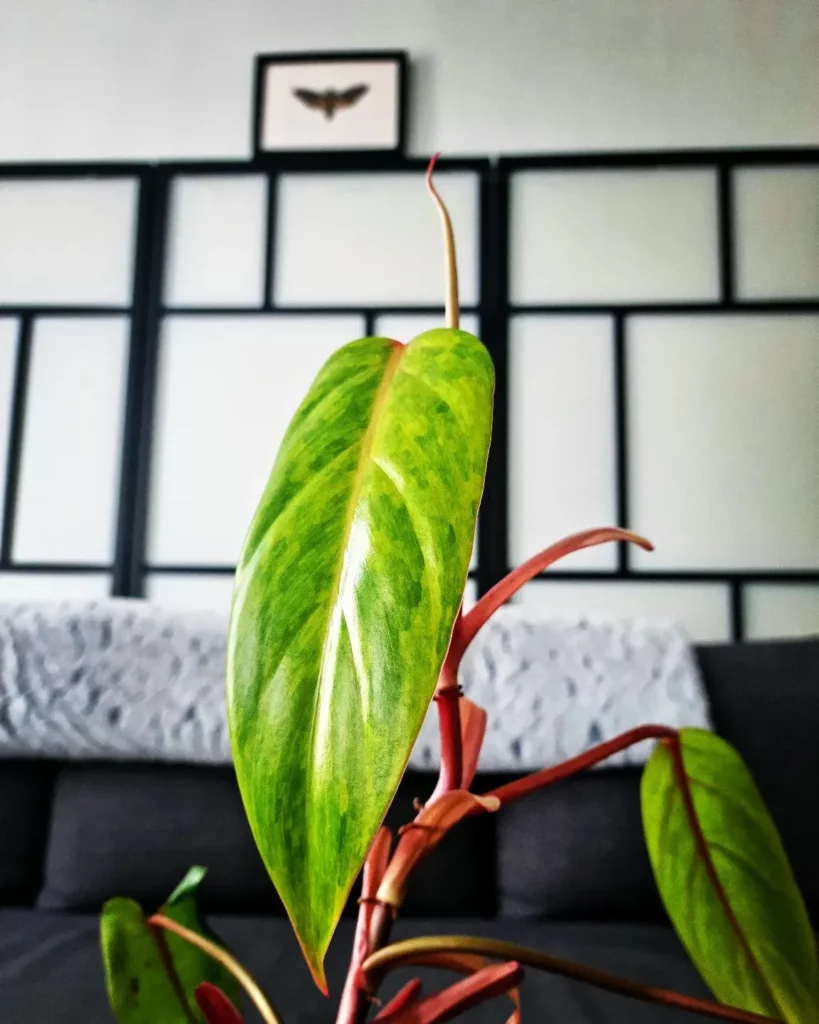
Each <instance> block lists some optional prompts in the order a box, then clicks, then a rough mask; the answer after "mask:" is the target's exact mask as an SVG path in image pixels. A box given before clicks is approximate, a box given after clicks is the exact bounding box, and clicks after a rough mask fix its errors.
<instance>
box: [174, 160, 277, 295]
mask: <svg viewBox="0 0 819 1024" xmlns="http://www.w3.org/2000/svg"><path fill="white" fill-rule="evenodd" d="M266 218H267V179H266V178H264V177H262V176H261V175H252V176H251V175H238V176H231V177H227V176H225V175H215V176H208V177H195V178H177V179H176V181H174V183H173V191H172V200H171V216H170V224H169V237H168V242H169V253H168V272H167V279H166V287H165V302H166V303H167V304H169V305H174V306H186V305H187V306H260V305H261V304H262V300H263V297H264V262H265V260H264V248H265V235H266V230H267V228H266Z"/></svg>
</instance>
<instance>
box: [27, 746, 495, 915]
mask: <svg viewBox="0 0 819 1024" xmlns="http://www.w3.org/2000/svg"><path fill="white" fill-rule="evenodd" d="M433 785H434V777H433V776H430V775H427V774H426V773H414V772H409V773H408V774H407V776H406V777H405V779H404V780H403V782H402V784H401V787H400V789H399V792H398V794H397V796H396V799H395V802H394V804H393V806H392V807H391V808H390V811H389V814H388V816H387V823H388V824H390V825H393V826H394V827H398V826H400V825H403V824H405V823H406V822H408V821H411V820H412V818H413V817H414V815H415V811H414V810H413V806H412V801H413V798H414V797H416V796H417V797H420V798H424V797H425V796H427V795H428V794H429V792H430V790H431V789H432V787H433ZM191 864H203V865H205V866H206V867H207V868H208V869H209V871H208V876H207V878H206V880H205V883H204V886H203V890H202V898H203V902H204V906H205V907H206V908H207V909H208V910H210V911H213V912H217V913H218V912H229V913H234V914H247V913H253V914H281V913H283V909H282V906H281V903H280V901H279V899H278V897H277V896H276V894H275V891H274V889H273V886H272V884H271V882H270V880H269V878H268V876H267V872H266V871H265V869H264V867H263V865H262V862H261V859H260V857H259V854H258V852H257V850H256V847H255V845H254V843H253V839H252V836H251V834H250V829H249V827H248V824H247V821H246V819H245V815H244V810H243V807H242V803H241V798H240V796H239V791H238V787H237V785H236V779H235V776H234V774H233V771H232V770H231V769H228V768H205V767H201V766H196V767H194V766H180V765H146V764H142V765H110V764H107V765H106V764H94V765H67V766H65V767H63V768H62V769H61V771H60V775H59V778H58V781H57V786H56V791H55V796H54V808H53V816H52V822H51V830H50V835H49V842H48V853H47V859H46V869H45V883H44V887H43V891H42V893H41V894H40V898H39V906H40V907H43V908H47V909H50V910H94V911H95V910H98V909H99V907H100V906H101V905H102V903H103V902H104V901H105V900H106V899H109V898H110V897H112V896H116V895H121V896H131V897H133V898H134V899H136V900H138V901H139V902H140V903H142V904H143V906H145V907H146V909H147V908H150V907H156V906H158V905H159V904H160V903H161V902H162V901H163V900H164V899H165V897H167V896H168V894H169V893H170V892H171V891H172V890H173V888H174V886H175V885H176V883H177V882H178V881H179V879H180V878H181V877H182V875H183V874H184V873H185V871H186V870H187V869H188V867H189V866H190V865H191ZM356 896H357V891H356V890H355V889H354V890H353V893H352V895H351V898H350V903H349V904H348V910H349V911H350V912H353V911H354V910H355V899H356ZM495 905H496V896H495V837H494V822H493V821H492V820H491V819H490V818H489V817H488V816H487V817H484V818H473V819H471V820H470V821H467V822H464V823H463V825H461V826H460V827H459V828H458V830H457V831H456V832H453V833H452V834H451V835H450V836H447V837H446V839H445V840H444V841H443V842H442V843H441V845H440V846H439V847H438V848H437V849H436V850H435V852H434V854H433V855H432V856H431V857H430V858H429V859H428V860H427V861H425V862H423V863H422V864H421V865H419V867H418V868H417V870H416V871H415V872H414V873H413V877H412V880H411V885H410V888H409V892H408V894H407V902H406V905H405V913H407V914H410V915H411V914H416V915H421V914H431V913H436V914H441V915H446V914H461V915H470V914H474V915H477V916H482V915H490V914H492V913H494V910H495Z"/></svg>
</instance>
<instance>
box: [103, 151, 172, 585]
mask: <svg viewBox="0 0 819 1024" xmlns="http://www.w3.org/2000/svg"><path fill="white" fill-rule="evenodd" d="M168 185H169V179H168V176H167V175H166V174H164V173H163V172H162V171H159V172H157V173H155V174H151V175H149V176H148V177H147V178H146V180H145V182H144V185H143V187H144V188H145V189H146V193H145V212H144V217H145V219H144V222H143V223H142V225H141V226H142V228H143V234H142V236H141V238H140V241H139V244H138V248H141V252H139V254H138V255H139V257H141V262H140V269H141V274H140V275H139V277H138V280H137V281H135V288H134V321H135V324H132V332H131V333H132V348H131V355H130V362H129V375H128V398H127V404H126V409H127V414H126V429H125V438H126V440H125V449H124V456H125V457H124V459H123V476H122V481H123V482H122V486H123V496H122V499H121V502H120V520H119V529H118V532H117V549H116V550H117V557H116V563H115V568H114V590H113V593H114V594H123V595H129V596H135V597H138V596H140V595H141V594H142V585H143V576H144V562H145V542H146V535H147V518H148V500H149V487H150V459H151V449H152V442H153V426H154V423H153V421H154V405H155V397H156V375H157V362H158V357H159V326H160V318H161V314H160V309H161V293H162V280H163V275H164V265H165V246H166V242H167V232H168V223H167V212H168ZM141 212H142V211H141ZM126 463H127V466H126Z"/></svg>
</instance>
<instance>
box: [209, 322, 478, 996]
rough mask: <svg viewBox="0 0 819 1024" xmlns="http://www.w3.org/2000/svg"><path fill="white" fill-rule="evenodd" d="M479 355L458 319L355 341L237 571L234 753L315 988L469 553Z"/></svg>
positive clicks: (276, 482) (281, 465) (293, 427)
mask: <svg viewBox="0 0 819 1024" xmlns="http://www.w3.org/2000/svg"><path fill="white" fill-rule="evenodd" d="M492 389H493V372H492V364H491V360H490V358H489V355H488V354H487V352H486V349H485V348H484V347H483V345H482V344H481V343H480V342H479V341H478V339H477V338H474V337H473V336H472V335H470V334H467V333H466V332H464V331H458V330H451V329H440V330H433V331H428V332H427V333H425V334H422V335H420V336H419V337H418V338H416V339H415V340H414V341H412V342H411V343H410V344H409V345H407V346H402V345H399V344H398V343H397V342H394V341H389V340H387V339H385V338H365V339H362V340H360V341H356V342H353V343H351V344H350V345H347V346H345V347H344V348H342V349H340V350H339V351H338V352H336V353H335V354H334V355H333V356H332V357H331V358H330V359H329V360H328V362H327V363H326V364H325V366H324V367H323V369H322V370H321V372H320V373H319V375H318V377H317V378H316V380H315V381H314V383H313V386H312V387H311V389H310V392H309V393H308V395H307V397H306V398H305V400H304V401H303V402H302V404H301V407H300V408H299V410H298V412H297V413H296V415H295V417H294V419H293V421H292V423H291V424H290V427H289V429H288V431H287V434H286V436H285V438H284V441H283V443H282V446H281V449H280V451H279V454H278V458H277V460H276V463H275V465H274V467H273V471H272V474H271V477H270V480H269V482H268V484H267V488H266V490H265V492H264V495H263V497H262V500H261V502H260V505H259V508H258V510H257V512H256V515H255V517H254V519H253V523H252V525H251V528H250V531H249V534H248V537H247V540H246V542H245V547H244V550H243V552H242V555H241V558H240V561H239V566H238V570H237V576H236V589H235V593H234V602H233V611H232V616H231V627H230V637H229V645H228V714H229V719H230V729H231V741H232V746H233V754H234V760H235V764H236V770H237V774H238V778H239V785H240V787H241V791H242V796H243V798H244V802H245V808H246V810H247V814H248V818H249V820H250V824H251V827H252V829H253V833H254V835H255V838H256V842H257V844H258V846H259V849H260V851H261V853H262V856H263V858H264V861H265V863H266V865H267V868H268V870H269V872H270V874H271V877H272V879H273V881H274V883H275V885H276V888H277V889H278V891H279V893H280V895H281V897H282V899H283V901H284V904H285V906H286V908H287V911H288V913H289V915H290V918H291V920H292V922H293V925H294V927H295V929H296V933H297V935H298V937H299V941H300V942H301V945H302V948H303V949H304V952H305V955H306V957H307V961H308V964H309V965H310V968H311V970H312V972H313V974H314V976H315V978H316V980H317V982H318V983H319V985H321V986H322V987H323V986H324V974H323V960H324V954H325V952H326V949H327V946H328V944H329V942H330V938H331V936H332V933H333V930H334V928H335V926H336V923H337V921H338V918H339V916H340V914H341V910H342V907H343V905H344V901H345V899H346V896H347V893H348V891H349V889H350V886H351V885H352V882H353V880H354V878H355V875H356V873H357V872H358V870H359V867H360V866H361V863H362V861H363V859H364V856H365V854H366V852H367V848H368V847H369V845H370V842H371V841H372V838H373V836H374V835H375V832H376V830H377V828H378V826H379V824H380V823H381V820H382V818H383V816H384V814H385V812H386V810H387V807H388V806H389V803H390V800H391V799H392V797H393V794H394V792H395V789H396V787H397V785H398V782H399V780H400V777H401V774H402V772H403V771H404V768H405V766H406V762H407V759H408V757H409V754H410V751H411V748H412V744H413V742H414V739H415V737H416V735H417V733H418V730H419V728H420V726H421V722H422V721H423V718H424V714H425V712H426V710H427V707H428V705H429V702H430V699H431V697H432V693H433V690H434V688H435V683H436V680H437V677H438V673H439V670H440V667H441V663H442V661H443V658H444V654H445V653H446V649H447V646H448V643H449V638H450V634H451V631H452V626H453V622H454V618H455V615H456V613H457V611H458V607H459V603H460V601H461V597H462V594H463V588H464V583H465V579H466V574H467V569H468V566H469V560H470V554H471V549H472V542H473V537H474V532H475V519H476V515H477V510H478V504H479V501H480V497H481V491H482V488H483V477H484V471H485V466H486V457H487V451H488V447H489V437H490V430H491V420H492Z"/></svg>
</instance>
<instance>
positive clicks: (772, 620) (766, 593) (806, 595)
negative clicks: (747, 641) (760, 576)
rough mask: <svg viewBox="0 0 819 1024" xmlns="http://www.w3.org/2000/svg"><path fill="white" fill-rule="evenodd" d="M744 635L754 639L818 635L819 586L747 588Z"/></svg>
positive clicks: (763, 585) (768, 585) (780, 585)
mask: <svg viewBox="0 0 819 1024" xmlns="http://www.w3.org/2000/svg"><path fill="white" fill-rule="evenodd" d="M745 632H746V634H747V636H748V637H750V638H751V639H752V640H761V639H776V638H777V637H784V636H815V635H819V586H808V585H807V584H802V583H800V584H796V585H791V586H788V585H786V584H778V583H771V584H767V583H766V584H758V585H754V586H749V587H746V588H745Z"/></svg>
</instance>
